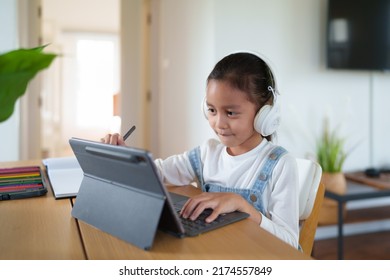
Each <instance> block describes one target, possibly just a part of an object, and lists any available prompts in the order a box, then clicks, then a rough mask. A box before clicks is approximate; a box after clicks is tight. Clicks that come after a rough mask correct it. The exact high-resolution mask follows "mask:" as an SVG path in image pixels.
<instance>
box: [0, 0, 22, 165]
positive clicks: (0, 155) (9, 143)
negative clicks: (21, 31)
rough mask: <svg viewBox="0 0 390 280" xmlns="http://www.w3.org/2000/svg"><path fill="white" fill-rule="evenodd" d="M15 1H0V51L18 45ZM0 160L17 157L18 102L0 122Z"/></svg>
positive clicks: (12, 159) (11, 159)
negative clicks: (4, 119)
mask: <svg viewBox="0 0 390 280" xmlns="http://www.w3.org/2000/svg"><path fill="white" fill-rule="evenodd" d="M16 4H17V3H16V1H14V0H1V1H0V38H1V40H0V53H4V52H7V51H10V50H12V49H15V48H16V47H17V45H18V37H17V34H18V32H17V24H16V22H17V21H16V11H17V10H16V9H17V5H16ZM0 109H1V108H0ZM0 139H1V140H0V143H1V145H0V161H14V160H18V159H19V103H17V104H16V107H15V111H14V114H13V115H12V116H11V118H9V119H8V120H7V121H5V122H2V123H0Z"/></svg>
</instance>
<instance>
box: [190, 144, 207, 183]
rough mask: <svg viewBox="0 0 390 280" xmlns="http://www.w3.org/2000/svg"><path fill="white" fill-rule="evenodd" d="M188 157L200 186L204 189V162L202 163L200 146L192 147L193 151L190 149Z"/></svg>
mask: <svg viewBox="0 0 390 280" xmlns="http://www.w3.org/2000/svg"><path fill="white" fill-rule="evenodd" d="M188 158H189V160H190V163H191V166H192V169H193V170H194V172H195V175H196V177H197V179H198V182H199V186H201V187H202V189H203V185H204V180H203V164H202V160H201V159H200V147H199V146H198V147H196V148H194V149H192V150H191V151H189V153H188Z"/></svg>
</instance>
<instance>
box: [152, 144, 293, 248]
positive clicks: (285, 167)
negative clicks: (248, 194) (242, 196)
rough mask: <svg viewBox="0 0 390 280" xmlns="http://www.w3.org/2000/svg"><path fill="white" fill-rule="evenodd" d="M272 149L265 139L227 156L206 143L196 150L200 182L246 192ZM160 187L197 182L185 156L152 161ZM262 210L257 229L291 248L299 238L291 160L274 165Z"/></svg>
mask: <svg viewBox="0 0 390 280" xmlns="http://www.w3.org/2000/svg"><path fill="white" fill-rule="evenodd" d="M274 147H275V145H274V144H273V143H271V142H268V141H267V140H266V139H265V138H264V139H263V140H262V141H261V143H260V144H259V145H258V146H257V147H255V148H254V149H252V150H251V151H249V152H247V153H245V154H242V155H238V156H231V155H229V154H228V153H227V150H226V146H224V145H223V144H221V143H220V142H219V141H218V140H216V139H210V140H208V141H207V142H205V143H204V144H203V145H201V146H200V154H201V161H202V163H203V179H204V182H208V183H216V184H219V185H222V186H225V187H229V188H232V187H234V188H241V189H250V188H252V186H253V185H254V183H255V181H256V179H257V175H258V173H259V170H260V168H261V166H262V164H263V163H264V161H265V160H266V156H267V155H268V154H269V151H270V150H272V149H273V148H274ZM155 163H156V166H157V169H158V171H159V173H160V176H161V178H162V180H163V182H164V183H166V184H172V185H177V186H180V185H188V184H191V183H193V182H196V181H197V178H196V174H195V172H194V170H193V169H192V167H191V163H190V160H189V157H188V152H185V153H183V154H179V155H174V156H171V157H168V158H167V159H165V160H162V159H156V160H155ZM263 200H264V208H265V211H266V212H267V215H266V216H265V215H263V214H262V221H261V224H260V227H262V228H264V229H265V230H267V231H268V232H270V233H272V234H274V235H276V236H277V237H279V238H280V239H282V240H284V241H285V242H287V243H289V244H291V245H292V246H294V247H295V248H297V247H298V235H299V198H298V169H297V163H296V160H295V158H294V157H292V156H291V155H290V154H288V153H287V154H285V155H283V156H282V157H281V158H280V159H279V162H278V163H277V164H276V166H275V168H274V170H273V172H272V177H271V178H270V179H269V180H268V182H267V186H266V188H265V190H264V192H263Z"/></svg>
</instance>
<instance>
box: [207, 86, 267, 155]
mask: <svg viewBox="0 0 390 280" xmlns="http://www.w3.org/2000/svg"><path fill="white" fill-rule="evenodd" d="M206 100H207V101H206V104H207V108H208V112H207V116H208V121H209V124H210V126H211V128H212V129H213V130H214V131H215V133H216V134H217V135H218V137H219V139H220V141H221V142H222V143H223V144H224V145H226V146H227V148H228V149H227V151H228V153H229V154H230V155H240V154H243V153H246V152H248V151H250V150H252V149H253V148H255V147H256V146H257V145H258V144H259V143H260V142H261V140H262V139H263V138H262V136H261V135H260V134H259V133H258V132H256V131H255V129H254V126H253V123H254V118H255V116H256V113H257V110H256V109H257V108H256V105H255V104H254V103H252V102H250V101H249V100H248V98H247V94H246V93H245V92H243V91H241V90H239V89H236V88H233V87H231V86H230V84H229V83H227V82H224V81H217V80H210V81H209V83H208V85H207V93H206Z"/></svg>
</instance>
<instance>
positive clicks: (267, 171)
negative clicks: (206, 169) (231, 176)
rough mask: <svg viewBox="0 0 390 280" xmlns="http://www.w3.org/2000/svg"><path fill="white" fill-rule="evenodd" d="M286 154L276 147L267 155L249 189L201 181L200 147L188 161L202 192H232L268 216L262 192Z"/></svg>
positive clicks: (191, 153) (283, 150) (191, 152)
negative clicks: (281, 158)
mask: <svg viewBox="0 0 390 280" xmlns="http://www.w3.org/2000/svg"><path fill="white" fill-rule="evenodd" d="M285 153H287V151H286V150H285V149H284V148H283V147H280V146H276V147H275V148H274V149H272V150H271V152H270V153H269V154H268V155H267V159H266V161H265V163H264V164H263V166H262V167H261V170H260V171H259V172H258V174H259V175H258V176H257V179H256V181H255V183H254V185H253V186H252V187H251V188H250V189H241V188H239V187H234V186H222V185H219V184H215V183H205V182H204V179H203V164H202V161H201V159H200V147H196V148H195V149H193V150H191V151H190V152H189V160H190V163H191V166H192V169H193V170H194V172H195V174H196V176H197V179H198V182H199V184H200V185H201V187H202V191H204V192H232V193H237V194H240V195H241V196H242V197H243V198H245V199H246V200H247V201H248V203H249V204H251V205H253V206H254V207H255V208H256V209H257V210H258V211H260V212H261V213H262V214H263V215H265V216H269V215H267V213H266V210H265V208H264V197H263V192H264V189H265V187H266V185H267V182H268V180H269V179H270V178H271V175H272V171H273V169H274V167H275V166H276V164H277V163H278V161H279V159H280V157H281V156H282V155H284V154H285Z"/></svg>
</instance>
